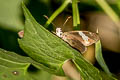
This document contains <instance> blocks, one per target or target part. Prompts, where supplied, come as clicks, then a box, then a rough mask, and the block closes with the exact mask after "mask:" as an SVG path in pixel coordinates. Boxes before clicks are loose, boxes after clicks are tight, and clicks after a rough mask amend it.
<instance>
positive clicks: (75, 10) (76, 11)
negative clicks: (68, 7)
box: [72, 0, 80, 27]
mask: <svg viewBox="0 0 120 80" xmlns="http://www.w3.org/2000/svg"><path fill="white" fill-rule="evenodd" d="M77 3H78V1H77V0H72V9H73V26H75V27H76V26H78V25H79V24H80V16H79V9H78V4H77Z"/></svg>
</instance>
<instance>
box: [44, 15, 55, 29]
mask: <svg viewBox="0 0 120 80" xmlns="http://www.w3.org/2000/svg"><path fill="white" fill-rule="evenodd" d="M43 16H44V17H45V18H46V19H47V20H48V19H49V18H48V16H46V15H43ZM51 23H52V22H51ZM52 25H53V26H55V27H56V25H55V24H54V23H52Z"/></svg>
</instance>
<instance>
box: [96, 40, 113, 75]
mask: <svg viewBox="0 0 120 80" xmlns="http://www.w3.org/2000/svg"><path fill="white" fill-rule="evenodd" d="M95 53H96V54H95V57H96V60H97V61H98V63H99V64H100V66H101V67H102V68H103V70H104V71H105V72H106V73H107V74H109V75H111V72H110V71H109V69H108V67H107V65H106V63H105V61H104V59H103V56H102V48H101V43H100V40H99V41H98V42H97V43H95Z"/></svg>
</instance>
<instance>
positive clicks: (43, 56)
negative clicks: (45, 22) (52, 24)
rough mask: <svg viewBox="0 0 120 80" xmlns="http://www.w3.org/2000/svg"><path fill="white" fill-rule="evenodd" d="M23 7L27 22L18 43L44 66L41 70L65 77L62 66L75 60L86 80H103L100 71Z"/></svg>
mask: <svg viewBox="0 0 120 80" xmlns="http://www.w3.org/2000/svg"><path fill="white" fill-rule="evenodd" d="M22 7H23V11H24V14H25V18H26V22H25V28H24V37H23V38H22V39H18V42H19V45H20V47H21V48H22V49H23V50H24V51H25V52H26V53H27V54H28V55H29V56H30V57H31V58H32V59H34V60H35V61H36V62H38V63H40V64H42V65H41V66H39V67H40V68H41V69H43V70H45V71H47V72H50V73H54V74H56V75H64V72H63V69H62V65H63V64H64V62H65V61H66V60H68V59H73V61H74V62H75V63H76V65H78V68H79V72H80V74H81V76H82V78H83V79H84V80H101V76H100V74H99V70H98V69H96V68H95V67H94V66H93V65H92V64H90V63H88V62H87V61H86V60H84V58H83V57H82V55H81V54H80V53H79V52H78V51H76V50H74V49H73V48H72V47H70V46H69V45H68V44H67V43H65V42H64V41H63V40H61V39H60V38H58V37H57V36H55V35H53V34H52V33H50V32H49V31H48V30H46V29H45V28H44V27H43V26H41V25H40V24H38V23H37V22H36V20H35V19H34V18H33V17H32V15H31V14H30V12H29V10H28V9H27V8H26V7H25V5H24V4H22Z"/></svg>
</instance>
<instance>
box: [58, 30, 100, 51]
mask: <svg viewBox="0 0 120 80" xmlns="http://www.w3.org/2000/svg"><path fill="white" fill-rule="evenodd" d="M56 33H57V34H56V35H58V36H59V37H61V38H62V39H63V40H64V41H65V42H67V43H68V44H69V45H70V46H72V47H73V48H76V49H77V50H79V51H80V52H81V53H84V52H85V51H86V50H87V46H90V45H92V44H94V43H96V42H97V41H98V40H99V36H98V35H97V34H96V33H93V32H89V31H69V32H64V33H62V32H61V29H60V28H57V29H56Z"/></svg>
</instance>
